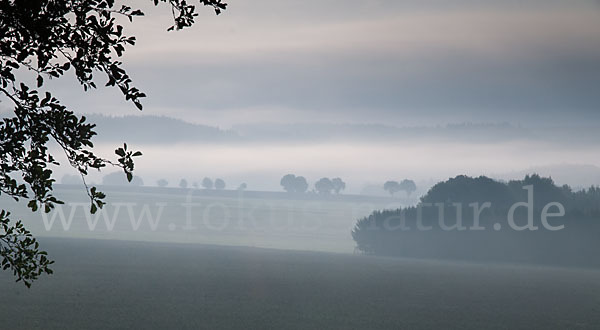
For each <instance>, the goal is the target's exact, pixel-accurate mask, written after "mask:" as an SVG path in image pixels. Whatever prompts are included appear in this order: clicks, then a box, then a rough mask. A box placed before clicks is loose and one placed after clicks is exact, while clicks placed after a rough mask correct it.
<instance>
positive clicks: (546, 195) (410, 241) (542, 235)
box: [352, 175, 600, 267]
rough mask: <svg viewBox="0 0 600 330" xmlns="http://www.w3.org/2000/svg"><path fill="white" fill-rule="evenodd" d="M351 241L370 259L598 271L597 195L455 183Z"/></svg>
mask: <svg viewBox="0 0 600 330" xmlns="http://www.w3.org/2000/svg"><path fill="white" fill-rule="evenodd" d="M511 214H512V215H513V216H512V217H511ZM511 219H512V220H511ZM352 236H353V238H354V240H355V242H356V244H357V248H358V250H360V251H362V252H364V253H368V254H376V255H386V256H403V257H417V258H436V259H463V260H475V261H501V262H528V263H541V264H555V265H569V266H572V265H576V266H591V267H600V257H598V254H597V250H598V248H599V247H600V240H599V239H600V189H599V188H598V187H591V188H589V189H585V190H581V191H576V192H574V191H572V189H571V188H570V187H568V186H562V187H559V186H556V185H555V184H554V182H553V181H552V179H550V178H543V177H540V176H538V175H531V176H526V177H525V178H524V179H523V180H514V181H510V182H498V181H495V180H492V179H490V178H487V177H478V178H471V177H466V176H458V177H456V178H453V179H450V180H448V181H445V182H441V183H438V184H437V185H435V186H434V187H432V188H431V189H430V190H429V192H428V193H427V194H426V195H425V196H423V197H422V198H421V201H420V202H419V204H418V205H417V206H413V207H408V208H404V209H398V210H385V211H376V212H374V213H372V214H371V215H370V216H368V217H366V218H363V219H360V220H359V221H358V223H357V224H356V226H355V228H354V229H353V231H352Z"/></svg>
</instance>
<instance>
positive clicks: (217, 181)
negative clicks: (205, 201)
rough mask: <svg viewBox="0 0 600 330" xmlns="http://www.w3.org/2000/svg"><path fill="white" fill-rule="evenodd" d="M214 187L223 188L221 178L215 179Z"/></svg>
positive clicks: (223, 182) (223, 184) (223, 183)
mask: <svg viewBox="0 0 600 330" xmlns="http://www.w3.org/2000/svg"><path fill="white" fill-rule="evenodd" d="M215 189H217V190H223V189H225V181H224V180H223V179H215Z"/></svg>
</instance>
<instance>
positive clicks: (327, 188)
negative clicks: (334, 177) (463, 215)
mask: <svg viewBox="0 0 600 330" xmlns="http://www.w3.org/2000/svg"><path fill="white" fill-rule="evenodd" d="M315 190H316V191H317V192H318V193H319V194H322V195H329V194H331V191H332V190H333V182H331V180H329V178H321V179H320V180H319V181H317V182H316V183H315Z"/></svg>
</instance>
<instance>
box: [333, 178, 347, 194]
mask: <svg viewBox="0 0 600 330" xmlns="http://www.w3.org/2000/svg"><path fill="white" fill-rule="evenodd" d="M331 183H332V184H333V191H335V193H336V194H339V193H340V191H342V190H344V189H346V183H345V182H344V181H342V179H340V178H333V179H331Z"/></svg>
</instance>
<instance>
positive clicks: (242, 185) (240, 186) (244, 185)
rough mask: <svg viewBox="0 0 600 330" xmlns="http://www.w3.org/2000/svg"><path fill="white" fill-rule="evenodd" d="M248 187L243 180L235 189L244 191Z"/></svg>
mask: <svg viewBox="0 0 600 330" xmlns="http://www.w3.org/2000/svg"><path fill="white" fill-rule="evenodd" d="M246 189H248V185H247V184H246V183H245V182H244V183H242V184H240V185H239V186H238V187H237V191H244V190H246Z"/></svg>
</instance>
